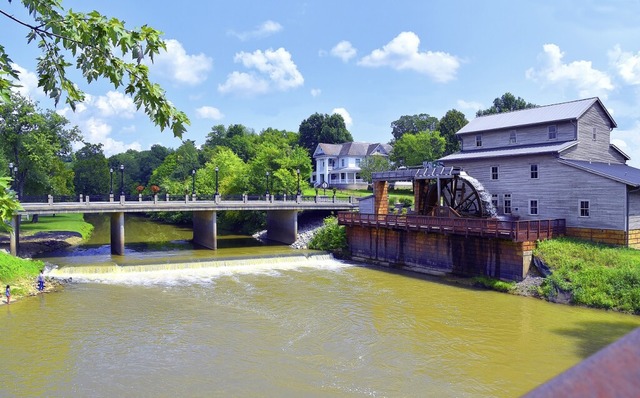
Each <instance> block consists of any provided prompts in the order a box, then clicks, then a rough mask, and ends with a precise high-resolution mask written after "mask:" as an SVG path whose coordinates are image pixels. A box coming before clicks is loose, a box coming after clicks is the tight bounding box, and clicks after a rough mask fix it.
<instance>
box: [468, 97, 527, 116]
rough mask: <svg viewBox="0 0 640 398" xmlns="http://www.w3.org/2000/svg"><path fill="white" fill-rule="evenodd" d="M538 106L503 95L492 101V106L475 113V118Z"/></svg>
mask: <svg viewBox="0 0 640 398" xmlns="http://www.w3.org/2000/svg"><path fill="white" fill-rule="evenodd" d="M537 107H538V105H535V104H532V103H530V102H527V101H525V100H524V99H522V98H521V97H518V98H516V97H515V96H514V95H513V94H511V93H504V94H503V95H502V97H498V98H496V99H494V100H493V105H492V106H491V107H490V108H487V109H481V110H479V111H478V112H476V116H485V115H493V114H496V113H504V112H513V111H517V110H521V109H528V108H537Z"/></svg>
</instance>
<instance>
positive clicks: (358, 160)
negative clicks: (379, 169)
mask: <svg viewBox="0 0 640 398" xmlns="http://www.w3.org/2000/svg"><path fill="white" fill-rule="evenodd" d="M361 162H362V159H360V158H356V167H360V163H361Z"/></svg>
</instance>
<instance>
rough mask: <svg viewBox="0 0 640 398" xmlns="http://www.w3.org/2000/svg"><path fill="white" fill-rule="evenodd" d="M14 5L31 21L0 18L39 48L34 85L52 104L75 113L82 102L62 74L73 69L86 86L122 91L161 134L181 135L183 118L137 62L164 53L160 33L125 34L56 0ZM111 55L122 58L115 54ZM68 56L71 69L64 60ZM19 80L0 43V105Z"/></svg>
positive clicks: (120, 24) (111, 21)
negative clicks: (97, 82) (103, 85)
mask: <svg viewBox="0 0 640 398" xmlns="http://www.w3.org/2000/svg"><path fill="white" fill-rule="evenodd" d="M19 3H22V5H18V4H19ZM9 4H11V0H9ZM14 4H15V6H16V7H21V6H22V7H24V8H26V10H27V12H28V15H29V17H30V18H31V20H30V21H23V20H20V19H18V18H16V17H14V16H13V15H12V14H11V13H10V12H6V11H4V10H0V15H3V16H5V17H6V18H8V19H10V20H11V21H13V22H15V23H16V26H22V27H24V28H26V30H27V34H26V44H34V43H35V45H36V46H37V47H38V48H39V49H40V51H41V54H40V56H39V57H38V58H37V60H38V63H37V68H36V73H37V75H38V87H40V88H41V89H42V90H43V91H44V92H45V93H46V94H48V95H49V97H51V98H53V100H54V101H55V104H56V105H57V104H58V102H59V101H60V99H61V98H62V97H63V95H64V97H65V100H64V101H65V102H66V103H67V104H68V105H69V106H70V107H71V108H72V109H74V110H75V107H76V105H77V104H78V103H79V102H82V101H83V100H84V98H85V95H84V92H83V91H82V90H80V89H79V88H78V86H77V85H76V84H75V83H74V82H73V81H72V80H71V79H70V78H69V77H68V76H67V73H68V70H69V69H70V68H71V67H72V66H74V67H75V69H77V70H79V71H80V72H81V74H82V76H83V77H84V79H85V80H86V81H87V82H88V83H91V82H93V81H95V80H97V79H105V80H108V81H109V82H110V83H111V84H112V85H113V87H114V88H116V89H117V88H120V87H123V88H124V92H125V93H126V94H128V95H131V96H132V98H133V101H134V103H135V104H136V106H137V107H138V109H140V108H144V111H145V112H146V114H147V115H148V116H149V118H150V119H151V121H152V122H153V123H155V124H156V125H157V126H159V127H160V129H161V130H164V129H165V128H170V129H171V130H172V131H173V134H174V136H176V137H182V134H183V133H184V132H185V131H186V127H185V126H186V125H188V124H190V121H189V119H188V118H187V115H186V114H185V113H184V112H182V111H179V110H178V109H177V108H176V107H175V106H173V105H172V103H171V102H170V101H169V100H168V99H167V98H166V95H165V91H164V90H163V89H162V88H161V87H160V86H159V85H158V84H156V83H153V82H151V80H150V79H149V67H148V66H147V65H145V64H144V63H143V62H142V61H143V59H145V58H146V59H148V60H149V61H151V62H153V57H154V55H156V54H159V53H160V51H162V50H166V44H165V42H164V41H163V40H162V39H161V37H160V36H161V32H160V31H158V30H155V29H153V28H151V27H149V26H147V25H144V26H142V27H141V28H139V29H133V30H130V29H127V28H126V27H125V22H124V21H122V20H120V19H117V18H113V17H112V18H109V17H107V16H105V15H102V14H100V13H99V12H98V11H91V12H89V13H86V14H85V13H80V12H74V11H72V10H65V9H64V8H63V6H62V2H61V0H37V1H36V0H22V1H21V2H16V3H14ZM116 51H119V52H120V53H121V54H122V56H118V55H116V54H115V52H116ZM68 55H71V57H72V58H73V59H74V60H75V65H74V64H72V63H70V62H68V61H67V60H66V58H65V57H67V56H68ZM126 58H129V59H130V60H129V61H128V60H126ZM19 81H20V75H19V72H18V70H17V69H16V68H15V65H14V64H13V61H12V60H11V58H10V55H9V54H7V53H6V51H5V47H4V46H2V44H0V102H10V101H11V91H12V88H13V87H16V86H18V85H19Z"/></svg>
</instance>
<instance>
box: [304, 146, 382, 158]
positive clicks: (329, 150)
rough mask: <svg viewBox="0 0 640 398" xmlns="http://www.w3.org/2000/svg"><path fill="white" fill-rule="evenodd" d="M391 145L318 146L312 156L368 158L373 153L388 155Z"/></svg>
mask: <svg viewBox="0 0 640 398" xmlns="http://www.w3.org/2000/svg"><path fill="white" fill-rule="evenodd" d="M391 149H392V147H391V145H389V144H380V143H375V144H371V143H368V142H345V143H344V144H323V143H320V144H318V147H317V148H316V150H315V151H314V152H313V156H314V157H316V156H320V155H326V156H369V155H372V154H374V153H380V154H382V155H389V153H390V152H391Z"/></svg>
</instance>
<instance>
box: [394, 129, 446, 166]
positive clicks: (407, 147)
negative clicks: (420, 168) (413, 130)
mask: <svg viewBox="0 0 640 398" xmlns="http://www.w3.org/2000/svg"><path fill="white" fill-rule="evenodd" d="M445 146H446V140H445V139H444V138H442V136H441V135H440V132H438V131H422V132H420V133H418V134H405V135H403V136H402V138H400V139H399V140H398V141H396V143H395V145H394V146H393V150H392V151H391V160H392V161H394V162H396V164H398V163H401V164H403V165H406V166H417V165H421V164H422V162H425V161H433V160H436V159H438V158H439V157H441V156H442V154H443V153H444V150H445Z"/></svg>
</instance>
